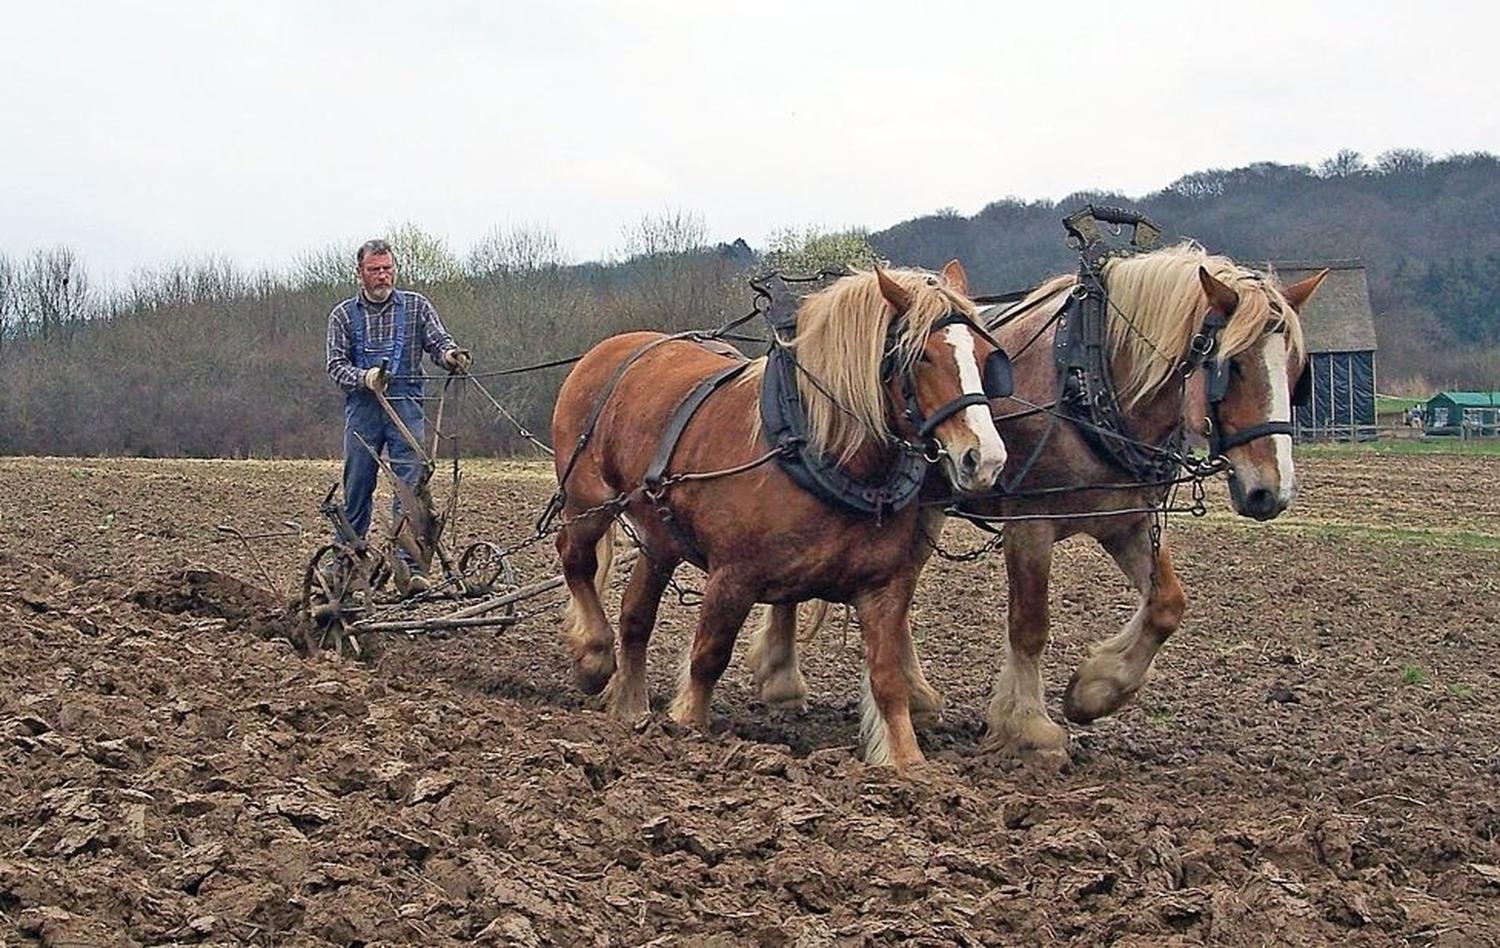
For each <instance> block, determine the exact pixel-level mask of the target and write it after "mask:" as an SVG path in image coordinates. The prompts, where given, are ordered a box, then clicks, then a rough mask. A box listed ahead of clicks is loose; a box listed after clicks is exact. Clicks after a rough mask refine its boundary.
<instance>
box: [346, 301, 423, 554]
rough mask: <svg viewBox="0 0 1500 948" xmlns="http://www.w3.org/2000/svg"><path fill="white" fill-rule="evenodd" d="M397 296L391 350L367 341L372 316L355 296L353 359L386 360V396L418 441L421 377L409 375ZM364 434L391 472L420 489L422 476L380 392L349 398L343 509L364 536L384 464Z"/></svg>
mask: <svg viewBox="0 0 1500 948" xmlns="http://www.w3.org/2000/svg"><path fill="white" fill-rule="evenodd" d="M394 292H395V294H396V331H395V334H394V336H393V338H392V340H391V345H390V347H389V348H384V347H382V348H378V349H373V350H372V349H370V348H368V347H367V346H366V344H365V336H366V330H367V328H368V327H367V325H366V321H367V320H368V318H369V317H368V315H367V314H366V312H365V304H364V300H363V299H362V298H361V297H359V296H355V297H354V299H352V300H350V301H348V303H347V304H346V305H347V307H348V308H347V310H346V311H347V312H348V313H349V333H350V335H351V336H352V337H353V345H354V351H353V353H352V354H351V355H352V359H351V361H352V362H353V363H354V364H355V365H356V366H358V367H359V368H360V369H373V368H375V367H376V366H378V365H380V363H381V361H382V360H387V366H388V368H389V372H390V374H391V375H392V376H394V378H392V379H391V381H390V385H389V387H388V388H387V389H386V398H387V399H388V400H389V401H390V403H391V407H392V408H394V409H395V411H396V414H397V415H399V416H400V418H401V420H402V421H403V422H405V423H406V427H407V428H408V429H409V430H410V431H411V433H412V435H413V436H414V437H415V438H416V439H417V441H418V443H421V442H422V441H423V440H424V435H423V431H424V430H425V429H424V425H423V421H424V419H423V415H422V382H421V380H420V378H405V377H404V376H407V375H408V374H409V373H408V370H407V366H406V363H405V361H404V360H405V357H406V343H407V339H406V300H405V298H404V297H403V296H402V295H401V292H400V291H399V290H397V291H394ZM356 432H357V433H358V434H359V437H361V438H364V439H365V441H366V442H367V443H368V444H369V445H370V448H371V450H373V451H374V452H375V453H376V454H379V453H380V452H381V451H382V450H384V451H385V452H386V455H387V457H388V458H389V459H390V462H391V470H393V471H395V473H396V476H397V477H399V478H401V480H402V481H404V482H406V483H407V484H409V485H411V486H412V487H415V486H416V484H417V480H418V479H419V478H420V477H421V476H422V459H421V456H420V455H419V454H418V453H417V452H416V451H414V450H412V447H411V445H409V444H407V443H406V439H405V438H403V437H402V436H401V432H400V430H398V429H397V428H396V425H395V423H394V422H392V421H391V419H390V418H389V417H388V416H387V415H386V413H385V410H384V409H383V408H381V407H380V402H379V401H378V400H377V399H376V398H375V394H374V393H373V392H371V391H370V390H369V389H367V388H365V387H364V386H363V385H361V386H360V387H359V388H357V389H355V390H354V391H352V392H350V393H348V395H346V396H345V397H344V512H345V513H346V514H347V515H348V517H349V523H350V524H351V525H353V527H354V532H355V533H357V534H359V535H360V536H364V535H365V534H366V531H368V530H369V528H370V501H371V498H372V496H373V495H374V493H375V481H376V478H377V476H378V475H379V473H380V465H379V464H377V463H376V461H375V458H374V457H372V456H371V454H370V452H369V451H366V450H365V446H364V445H362V444H360V443H359V438H356V437H355V433H356ZM400 514H401V499H400V498H399V497H397V498H396V502H395V504H394V506H393V507H392V511H391V515H392V523H394V522H396V519H397V518H399V517H400Z"/></svg>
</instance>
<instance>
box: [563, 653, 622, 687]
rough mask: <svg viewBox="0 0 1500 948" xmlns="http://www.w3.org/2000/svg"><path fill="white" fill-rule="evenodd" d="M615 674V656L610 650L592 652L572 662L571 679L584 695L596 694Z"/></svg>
mask: <svg viewBox="0 0 1500 948" xmlns="http://www.w3.org/2000/svg"><path fill="white" fill-rule="evenodd" d="M614 674H615V656H614V654H613V653H611V652H593V653H590V654H587V655H584V656H583V657H582V658H580V659H578V660H577V661H575V662H574V663H573V680H574V681H575V682H577V683H578V689H579V690H580V691H582V692H583V693H584V694H586V695H597V694H599V693H600V692H602V691H603V690H604V689H605V687H606V686H607V685H608V684H609V680H610V679H611V678H613V677H614Z"/></svg>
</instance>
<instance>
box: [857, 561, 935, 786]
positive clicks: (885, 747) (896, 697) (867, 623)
mask: <svg viewBox="0 0 1500 948" xmlns="http://www.w3.org/2000/svg"><path fill="white" fill-rule="evenodd" d="M915 582H916V577H915V576H914V575H913V576H910V577H903V578H902V579H901V580H899V581H897V582H893V583H891V584H889V585H887V586H885V587H884V588H882V589H879V590H876V591H873V592H869V593H865V594H862V595H860V596H859V597H857V598H856V599H855V601H854V607H855V609H856V610H857V612H858V613H859V626H860V630H861V631H862V632H863V635H864V642H865V678H864V683H863V684H864V687H863V689H862V693H861V700H860V705H861V714H860V727H859V736H860V745H861V747H862V748H863V750H864V758H865V762H866V763H869V764H874V765H877V766H893V767H895V768H896V770H897V771H898V772H899V771H904V770H905V769H906V768H908V767H910V766H912V765H913V764H919V763H921V762H922V760H923V757H922V749H921V747H919V746H918V745H917V734H916V731H915V730H913V729H912V723H911V697H912V695H911V686H910V684H909V681H908V673H907V668H906V663H907V660H908V656H915V654H916V653H915V651H914V650H913V649H912V645H911V629H910V626H909V625H908V624H907V612H908V610H909V609H910V606H911V596H912V590H913V588H914V586H915Z"/></svg>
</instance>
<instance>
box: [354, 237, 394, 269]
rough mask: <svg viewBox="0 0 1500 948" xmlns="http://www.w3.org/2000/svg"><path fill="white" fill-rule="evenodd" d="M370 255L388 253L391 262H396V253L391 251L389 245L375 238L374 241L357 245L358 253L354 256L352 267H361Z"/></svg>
mask: <svg viewBox="0 0 1500 948" xmlns="http://www.w3.org/2000/svg"><path fill="white" fill-rule="evenodd" d="M372 253H373V254H382V253H388V254H390V255H391V262H392V263H394V262H395V261H396V251H394V250H392V249H391V245H390V244H389V243H387V242H386V241H384V240H381V239H380V238H379V237H377V238H375V239H374V240H367V241H365V242H364V243H362V244H360V245H359V253H357V254H355V255H354V265H355V266H356V267H358V266H363V265H364V262H365V258H366V257H368V256H369V255H370V254H372Z"/></svg>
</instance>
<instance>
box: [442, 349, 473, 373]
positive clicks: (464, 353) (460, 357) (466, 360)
mask: <svg viewBox="0 0 1500 948" xmlns="http://www.w3.org/2000/svg"><path fill="white" fill-rule="evenodd" d="M473 364H474V356H473V355H471V354H470V353H469V350H468V349H449V350H448V351H447V352H445V353H443V365H446V366H447V367H448V369H449V371H452V372H467V371H469V366H471V365H473Z"/></svg>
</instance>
